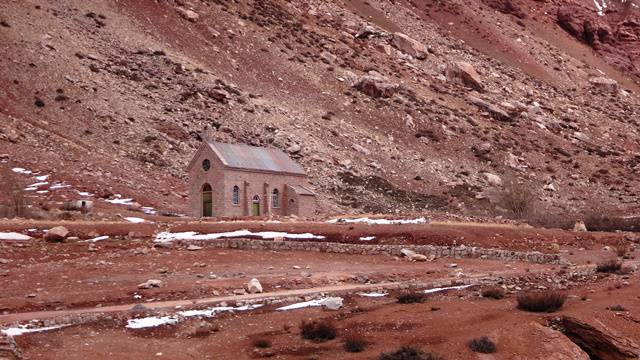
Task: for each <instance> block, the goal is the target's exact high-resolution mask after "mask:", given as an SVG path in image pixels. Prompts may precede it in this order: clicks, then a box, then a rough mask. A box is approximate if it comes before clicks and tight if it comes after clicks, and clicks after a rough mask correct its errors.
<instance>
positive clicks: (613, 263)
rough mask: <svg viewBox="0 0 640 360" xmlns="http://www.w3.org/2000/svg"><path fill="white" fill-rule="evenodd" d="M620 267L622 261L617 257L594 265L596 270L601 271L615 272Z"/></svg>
mask: <svg viewBox="0 0 640 360" xmlns="http://www.w3.org/2000/svg"><path fill="white" fill-rule="evenodd" d="M621 269H622V262H621V261H618V259H609V260H605V261H603V262H601V263H598V265H597V266H596V271H597V272H601V273H617V272H619V271H620V270H621Z"/></svg>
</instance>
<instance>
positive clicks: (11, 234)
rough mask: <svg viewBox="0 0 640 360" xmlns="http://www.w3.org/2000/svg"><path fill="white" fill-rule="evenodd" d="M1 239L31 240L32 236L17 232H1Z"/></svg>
mask: <svg viewBox="0 0 640 360" xmlns="http://www.w3.org/2000/svg"><path fill="white" fill-rule="evenodd" d="M0 240H15V241H25V240H31V236H28V235H22V234H20V233H16V232H0Z"/></svg>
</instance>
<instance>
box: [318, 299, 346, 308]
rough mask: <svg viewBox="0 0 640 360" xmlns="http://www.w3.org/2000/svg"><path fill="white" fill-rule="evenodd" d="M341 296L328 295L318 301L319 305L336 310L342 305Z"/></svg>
mask: <svg viewBox="0 0 640 360" xmlns="http://www.w3.org/2000/svg"><path fill="white" fill-rule="evenodd" d="M342 300H343V299H342V298H341V297H328V298H325V299H322V300H321V301H320V305H322V306H324V307H326V308H327V309H329V310H338V309H340V308H341V307H342Z"/></svg>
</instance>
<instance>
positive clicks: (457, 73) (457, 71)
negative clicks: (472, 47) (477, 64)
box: [445, 61, 485, 92]
mask: <svg viewBox="0 0 640 360" xmlns="http://www.w3.org/2000/svg"><path fill="white" fill-rule="evenodd" d="M445 75H446V77H447V79H448V80H449V81H451V82H453V83H458V84H460V85H462V86H466V87H468V88H471V89H473V90H476V91H480V92H483V91H485V88H484V84H483V83H482V78H481V77H480V74H478V72H477V71H476V69H475V68H474V67H473V65H471V64H469V63H466V62H462V61H458V62H455V63H450V64H448V65H447V68H446V69H445Z"/></svg>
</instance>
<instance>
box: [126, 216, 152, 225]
mask: <svg viewBox="0 0 640 360" xmlns="http://www.w3.org/2000/svg"><path fill="white" fill-rule="evenodd" d="M124 219H125V220H127V221H128V222H132V223H134V224H140V223H143V222H147V220H145V219H141V218H139V217H126V218H124Z"/></svg>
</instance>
